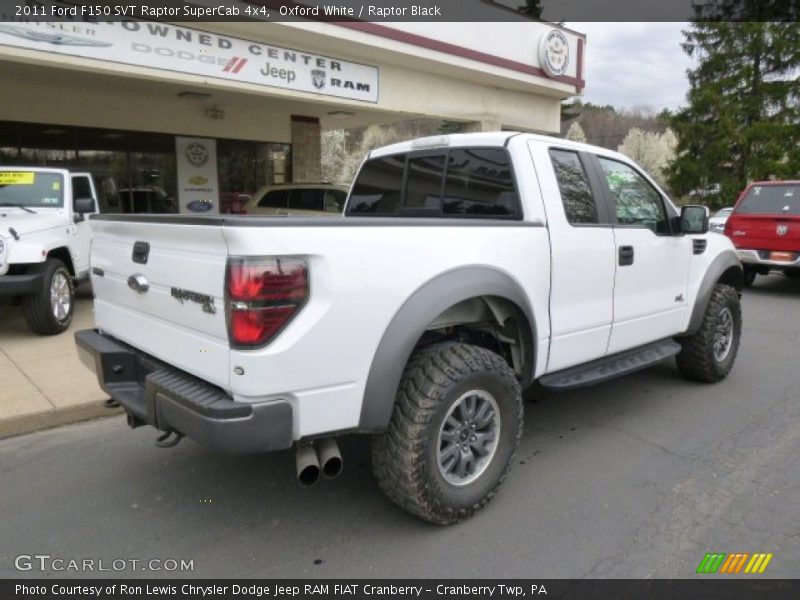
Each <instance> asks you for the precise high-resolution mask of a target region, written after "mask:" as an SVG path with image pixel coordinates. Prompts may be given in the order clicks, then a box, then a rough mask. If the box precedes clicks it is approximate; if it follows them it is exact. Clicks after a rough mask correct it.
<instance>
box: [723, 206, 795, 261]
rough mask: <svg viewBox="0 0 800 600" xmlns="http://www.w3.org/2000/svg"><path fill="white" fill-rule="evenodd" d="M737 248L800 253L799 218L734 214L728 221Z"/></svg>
mask: <svg viewBox="0 0 800 600" xmlns="http://www.w3.org/2000/svg"><path fill="white" fill-rule="evenodd" d="M728 227H729V228H730V229H729V231H730V232H731V239H732V240H733V243H734V244H735V245H736V247H737V248H748V249H751V250H779V251H787V252H798V251H800V217H798V216H794V215H780V214H778V215H768V214H762V215H759V214H741V215H740V214H736V213H733V214H732V215H731V216H730V218H729V219H728Z"/></svg>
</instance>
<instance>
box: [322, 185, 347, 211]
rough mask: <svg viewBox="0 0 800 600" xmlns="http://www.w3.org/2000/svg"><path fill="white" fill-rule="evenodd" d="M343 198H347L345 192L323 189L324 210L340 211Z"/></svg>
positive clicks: (342, 208) (342, 206)
mask: <svg viewBox="0 0 800 600" xmlns="http://www.w3.org/2000/svg"><path fill="white" fill-rule="evenodd" d="M345 200H347V194H346V193H344V192H342V191H341V190H325V212H333V213H340V212H342V211H343V210H344V201H345Z"/></svg>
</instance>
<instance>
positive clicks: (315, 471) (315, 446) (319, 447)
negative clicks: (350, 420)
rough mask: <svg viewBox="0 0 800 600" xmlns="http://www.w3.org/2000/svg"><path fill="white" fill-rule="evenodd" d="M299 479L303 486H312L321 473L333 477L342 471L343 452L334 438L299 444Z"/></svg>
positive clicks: (297, 456) (326, 476) (327, 477)
mask: <svg viewBox="0 0 800 600" xmlns="http://www.w3.org/2000/svg"><path fill="white" fill-rule="evenodd" d="M296 459H297V481H298V483H300V485H301V486H302V487H311V486H312V485H314V484H315V483H317V480H319V476H320V474H321V475H322V476H323V477H325V478H326V479H333V478H334V477H337V476H338V475H339V474H340V473H341V472H342V466H343V462H342V454H341V452H339V444H337V443H336V440H335V439H333V438H324V439H321V440H317V441H316V442H304V443H300V444H297V451H296Z"/></svg>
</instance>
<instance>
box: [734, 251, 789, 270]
mask: <svg viewBox="0 0 800 600" xmlns="http://www.w3.org/2000/svg"><path fill="white" fill-rule="evenodd" d="M736 254H737V255H738V256H739V260H740V261H742V263H744V264H746V265H758V266H764V267H767V268H769V269H794V268H797V267H800V252H797V258H796V259H795V260H794V262H786V261H778V260H770V259H769V256H770V251H769V250H748V249H745V248H737V249H736Z"/></svg>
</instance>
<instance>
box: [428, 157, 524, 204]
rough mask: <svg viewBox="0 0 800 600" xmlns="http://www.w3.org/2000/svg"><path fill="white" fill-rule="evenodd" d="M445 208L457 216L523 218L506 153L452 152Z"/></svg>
mask: <svg viewBox="0 0 800 600" xmlns="http://www.w3.org/2000/svg"><path fill="white" fill-rule="evenodd" d="M442 209H443V210H442V212H443V213H444V214H445V215H453V216H467V217H479V218H480V217H505V218H513V217H519V216H520V211H519V198H518V197H517V191H516V189H515V187H514V178H513V176H512V167H511V164H510V161H509V158H508V154H507V153H506V152H505V150H502V149H500V148H463V149H462V148H457V149H453V150H451V151H450V154H449V156H448V162H447V180H446V181H445V189H444V198H443V202H442Z"/></svg>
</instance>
